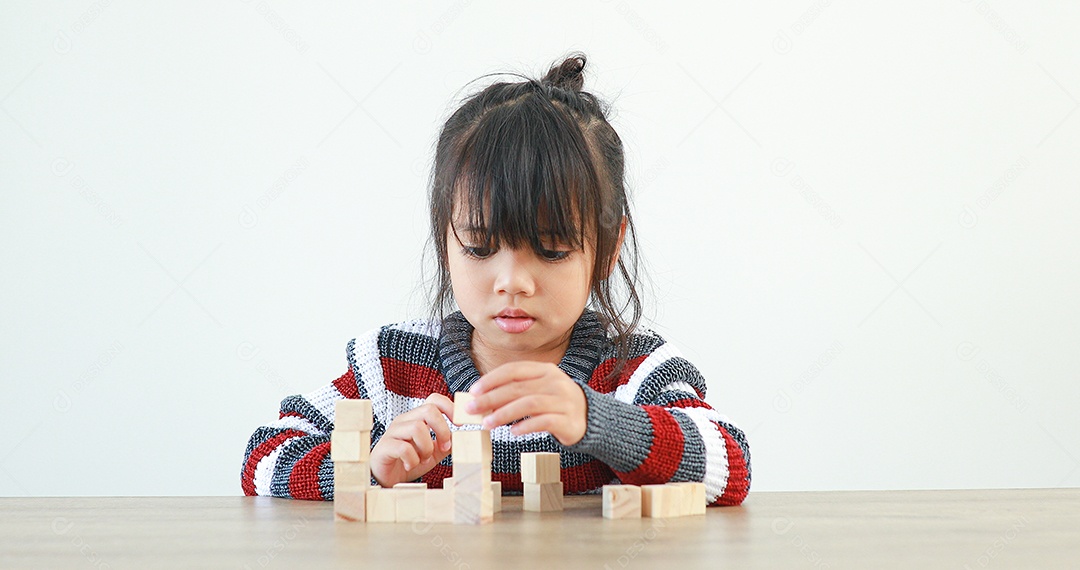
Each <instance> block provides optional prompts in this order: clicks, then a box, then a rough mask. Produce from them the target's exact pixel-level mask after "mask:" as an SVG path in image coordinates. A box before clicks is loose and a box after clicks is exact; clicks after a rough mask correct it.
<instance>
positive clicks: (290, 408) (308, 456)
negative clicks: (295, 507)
mask: <svg viewBox="0 0 1080 570" xmlns="http://www.w3.org/2000/svg"><path fill="white" fill-rule="evenodd" d="M354 342H355V339H354V340H353V341H350V342H349V345H348V347H347V349H346V353H347V357H348V360H349V363H348V369H347V370H346V371H345V373H344V374H342V375H341V376H340V377H338V379H336V380H334V381H333V382H331V383H329V384H326V385H324V386H322V387H320V388H318V389H316V390H314V391H311V392H309V393H307V394H302V395H301V394H297V395H292V396H288V397H286V398H285V399H284V400H282V401H281V408H280V411H279V412H278V419H277V420H276V421H273V422H270V423H268V424H265V425H262V426H259V427H258V428H257V429H256V430H255V433H254V434H252V435H251V437H250V438H249V440H248V444H247V449H246V450H245V451H244V461H243V466H242V468H241V471H240V485H241V487H242V488H243V490H244V494H245V495H249V496H253V495H267V496H272V497H285V498H293V499H309V500H317V501H319V500H324V501H329V500H333V498H334V464H333V462H331V460H330V432H331V431H333V429H334V403H335V402H337V401H338V400H341V399H344V398H360V397H361V395H360V393H361V390H363V387H362V386H361V385H360V383H359V382H358V381H357V378H356V376H355V375H354V373H353V369H354V367H353V362H352V361H353V356H352V354H353V352H352V349H353V346H354ZM363 397H365V398H367V397H368V396H366V395H365V396H363ZM375 424H376V425H375V426H374V427H373V428H372V433H371V438H372V442H371V443H372V445H374V444H375V442H376V441H377V439H378V436H380V435H381V434H382V432H383V429H384V428H383V426H382V425H381V424H380V423H379V422H378V420H377V419H376V422H375Z"/></svg>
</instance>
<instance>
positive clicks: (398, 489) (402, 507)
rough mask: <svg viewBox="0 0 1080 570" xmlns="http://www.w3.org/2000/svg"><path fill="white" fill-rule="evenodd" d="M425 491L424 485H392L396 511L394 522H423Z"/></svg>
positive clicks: (426, 489)
mask: <svg viewBox="0 0 1080 570" xmlns="http://www.w3.org/2000/svg"><path fill="white" fill-rule="evenodd" d="M427 491H428V488H427V484H426V483H398V484H397V485H394V488H393V489H392V490H391V492H392V493H394V495H395V497H394V502H395V506H396V511H395V515H394V520H396V521H397V522H413V521H418V520H419V521H423V520H424V509H425V507H426V501H425V496H426V495H427Z"/></svg>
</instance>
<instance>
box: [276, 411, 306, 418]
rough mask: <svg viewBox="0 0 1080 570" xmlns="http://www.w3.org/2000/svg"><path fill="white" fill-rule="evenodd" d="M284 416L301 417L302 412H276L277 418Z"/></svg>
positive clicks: (302, 415)
mask: <svg viewBox="0 0 1080 570" xmlns="http://www.w3.org/2000/svg"><path fill="white" fill-rule="evenodd" d="M284 417H291V418H303V417H304V414H301V413H300V412H281V413H279V414H278V419H279V420H280V419H281V418H284Z"/></svg>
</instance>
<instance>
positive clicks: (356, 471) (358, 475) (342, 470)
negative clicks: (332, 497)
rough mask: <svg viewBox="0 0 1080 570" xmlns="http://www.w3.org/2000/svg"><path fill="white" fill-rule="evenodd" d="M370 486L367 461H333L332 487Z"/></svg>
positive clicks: (369, 467)
mask: <svg viewBox="0 0 1080 570" xmlns="http://www.w3.org/2000/svg"><path fill="white" fill-rule="evenodd" d="M369 486H371V464H370V463H368V462H367V461H334V488H344V487H364V489H365V490H367V488H368V487H369Z"/></svg>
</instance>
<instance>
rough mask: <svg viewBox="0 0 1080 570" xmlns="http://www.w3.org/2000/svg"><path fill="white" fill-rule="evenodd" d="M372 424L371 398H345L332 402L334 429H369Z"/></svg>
mask: <svg viewBox="0 0 1080 570" xmlns="http://www.w3.org/2000/svg"><path fill="white" fill-rule="evenodd" d="M372 425H374V422H373V418H372V414H371V400H353V399H345V400H338V401H336V402H334V429H335V430H341V431H371V426H372Z"/></svg>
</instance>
